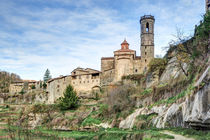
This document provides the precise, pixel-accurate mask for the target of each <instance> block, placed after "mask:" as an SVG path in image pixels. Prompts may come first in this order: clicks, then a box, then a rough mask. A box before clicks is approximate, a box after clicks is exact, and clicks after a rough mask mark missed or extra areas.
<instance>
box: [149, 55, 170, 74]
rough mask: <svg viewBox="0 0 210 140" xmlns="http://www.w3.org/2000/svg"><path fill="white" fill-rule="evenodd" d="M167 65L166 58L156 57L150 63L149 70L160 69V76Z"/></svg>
mask: <svg viewBox="0 0 210 140" xmlns="http://www.w3.org/2000/svg"><path fill="white" fill-rule="evenodd" d="M166 65H167V60H166V59H165V58H154V59H152V60H151V61H150V63H149V72H155V71H158V76H159V77H160V76H161V75H162V73H163V71H164V70H165V68H166Z"/></svg>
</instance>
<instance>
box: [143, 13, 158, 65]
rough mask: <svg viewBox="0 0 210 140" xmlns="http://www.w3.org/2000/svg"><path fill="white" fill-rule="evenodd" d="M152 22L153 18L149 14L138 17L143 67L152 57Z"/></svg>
mask: <svg viewBox="0 0 210 140" xmlns="http://www.w3.org/2000/svg"><path fill="white" fill-rule="evenodd" d="M154 23H155V18H154V16H151V15H144V16H142V17H141V19H140V25H141V35H140V36H141V48H140V50H141V58H142V59H141V60H142V62H143V64H145V65H144V67H145V69H146V66H147V65H148V64H149V62H150V60H151V59H153V58H154Z"/></svg>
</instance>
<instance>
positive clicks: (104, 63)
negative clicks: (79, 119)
mask: <svg viewBox="0 0 210 140" xmlns="http://www.w3.org/2000/svg"><path fill="white" fill-rule="evenodd" d="M154 22H155V19H154V16H151V15H145V16H143V17H141V19H140V25H141V34H140V37H141V47H140V51H141V56H136V51H134V50H131V49H130V48H129V44H128V43H127V41H126V40H124V41H123V42H122V44H121V49H120V50H117V51H114V57H102V58H101V72H102V73H101V85H102V86H103V85H108V84H111V83H115V82H118V81H120V80H121V78H122V76H125V75H130V74H141V73H143V72H144V71H146V70H147V66H148V64H149V62H150V61H151V59H153V58H154Z"/></svg>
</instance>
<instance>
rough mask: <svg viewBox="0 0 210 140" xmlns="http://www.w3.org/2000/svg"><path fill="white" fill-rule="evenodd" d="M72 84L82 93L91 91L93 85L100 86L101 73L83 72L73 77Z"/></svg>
mask: <svg viewBox="0 0 210 140" xmlns="http://www.w3.org/2000/svg"><path fill="white" fill-rule="evenodd" d="M71 85H72V86H73V87H74V89H75V90H76V91H77V93H78V94H80V93H90V92H91V91H92V89H93V87H97V86H98V87H99V86H100V76H99V74H83V75H77V76H74V77H72V80H71Z"/></svg>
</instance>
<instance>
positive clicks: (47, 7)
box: [0, 0, 203, 80]
mask: <svg viewBox="0 0 210 140" xmlns="http://www.w3.org/2000/svg"><path fill="white" fill-rule="evenodd" d="M120 2H121V1H120ZM193 2H194V3H193ZM193 2H192V3H189V2H188V1H186V0H179V1H176V2H174V1H169V2H167V3H166V2H165V1H163V0H158V1H155V2H151V1H150V0H148V1H145V0H144V1H143V0H142V1H137V0H132V1H129V2H128V1H123V2H121V3H120V4H119V1H116V3H113V2H112V1H109V0H101V1H100V2H98V1H96V0H78V1H74V0H45V1H43V0H31V1H27V0H20V1H15V0H13V1H6V0H2V1H1V4H0V19H1V20H0V24H1V26H0V30H1V32H0V52H1V53H0V65H1V69H4V70H8V71H10V72H15V73H18V74H20V76H21V77H22V78H23V79H36V80H39V79H42V76H43V74H44V72H45V70H46V69H47V68H49V69H50V71H51V73H52V75H53V77H56V76H59V75H67V74H70V72H71V71H72V70H73V69H74V68H76V67H77V66H80V67H91V68H95V69H99V70H100V58H101V57H104V56H113V51H115V50H117V49H119V48H120V44H121V42H122V41H123V39H124V38H125V37H126V39H127V40H128V42H129V44H130V48H131V49H134V50H137V54H138V55H139V54H140V25H139V18H140V16H142V15H144V14H147V13H151V14H153V15H155V18H156V23H155V45H156V46H155V51H156V54H162V55H163V54H164V51H162V47H164V46H166V45H167V43H168V42H169V41H170V40H171V39H172V34H174V33H175V29H176V26H180V25H181V26H182V27H183V28H185V29H187V31H188V32H192V31H193V26H194V24H196V22H198V19H199V18H200V17H199V15H200V13H201V11H202V10H203V9H201V7H200V6H199V5H198V4H199V1H198V0H194V1H193ZM117 3H118V5H116V4H117ZM115 5H116V6H115ZM179 5H181V6H179ZM186 7H187V9H186ZM195 9H196V10H195ZM183 19H185V20H184V21H185V22H184V23H183Z"/></svg>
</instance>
